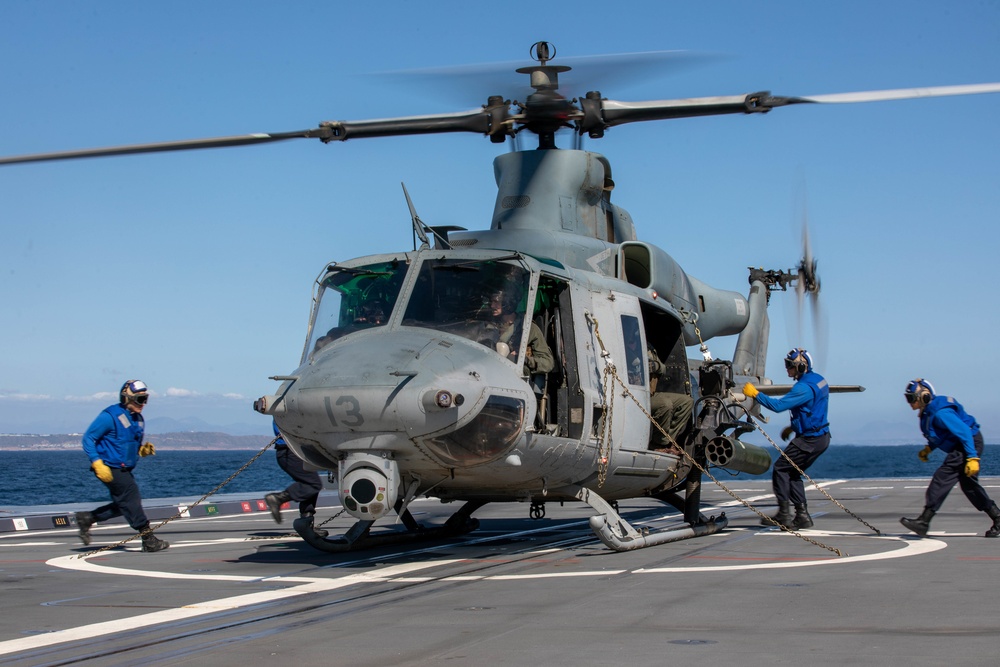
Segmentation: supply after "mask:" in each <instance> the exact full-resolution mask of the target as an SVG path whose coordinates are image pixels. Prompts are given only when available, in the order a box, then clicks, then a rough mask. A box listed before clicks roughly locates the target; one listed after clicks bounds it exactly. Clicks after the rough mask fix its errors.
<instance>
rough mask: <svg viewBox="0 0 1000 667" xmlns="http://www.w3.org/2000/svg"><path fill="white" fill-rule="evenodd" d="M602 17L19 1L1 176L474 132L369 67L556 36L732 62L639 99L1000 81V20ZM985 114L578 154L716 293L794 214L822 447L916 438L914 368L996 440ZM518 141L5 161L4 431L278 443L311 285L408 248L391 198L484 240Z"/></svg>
mask: <svg viewBox="0 0 1000 667" xmlns="http://www.w3.org/2000/svg"><path fill="white" fill-rule="evenodd" d="M432 7H433V9H431V8H432ZM609 7H615V6H614V5H608V4H607V3H596V2H580V3H575V4H574V5H572V7H569V6H567V5H562V4H558V3H535V5H534V7H532V8H531V9H528V5H524V6H503V7H500V6H497V7H494V8H492V9H490V8H484V9H482V11H475V12H473V11H471V10H470V8H469V5H468V3H459V2H450V1H449V2H435V3H413V2H407V3H404V2H391V1H386V2H380V3H334V2H294V3H282V4H278V3H264V2H247V1H245V0H244V1H242V2H225V1H215V2H211V3H201V2H172V3H135V2H116V1H104V2H79V1H74V2H69V1H65V2H60V1H53V2H46V3H38V2H26V1H21V0H9V1H7V2H3V3H0V63H3V64H2V65H0V90H2V91H3V98H4V103H3V105H0V155H15V154H21V153H34V152H45V151H55V150H68V149H74V148H87V147H96V146H107V145H116V144H128V143H144V142H151V141H168V140H175V139H188V138H200V137H213V136H227V135H235V134H246V133H250V132H279V131H290V130H299V129H304V128H309V127H314V126H316V125H317V124H318V123H319V122H320V121H323V120H337V119H349V120H359V119H365V118H383V117H390V116H397V115H415V114H424V113H442V112H449V111H463V110H467V109H471V108H473V107H475V106H477V105H479V104H481V103H483V102H484V101H485V100H483V99H479V93H478V92H475V93H473V94H474V95H475V97H471V98H470V96H469V93H470V92H471V91H468V90H462V89H459V90H447V91H443V92H442V91H440V90H439V89H438V88H434V89H433V91H430V90H421V89H419V88H418V87H416V86H410V85H403V84H401V83H399V82H398V81H396V80H394V79H388V78H386V77H374V76H369V75H370V74H371V73H375V72H386V71H393V70H405V69H412V68H438V67H449V66H458V65H468V64H482V63H493V62H511V61H518V62H519V63H521V64H530V62H529V61H528V48H529V46H530V45H531V44H532V43H533V42H535V41H538V40H540V39H545V40H548V41H550V42H552V43H553V44H555V45H556V47H557V49H558V56H590V55H600V54H611V53H631V52H642V51H659V50H673V49H678V50H685V51H691V52H695V53H698V54H706V55H709V54H710V55H712V56H717V57H714V58H711V59H705V62H702V63H701V64H698V65H691V66H684V67H681V66H678V67H676V68H674V67H666V68H664V70H663V71H662V72H660V71H657V72H653V73H647V74H648V78H647V79H645V80H641V81H639V82H636V81H634V80H633V79H630V80H629V85H627V86H625V85H623V86H621V87H620V89H619V86H616V85H615V84H614V82H613V80H605V81H602V84H601V85H602V89H601V92H602V93H603V94H604V95H605V96H607V97H609V98H612V99H620V100H627V101H633V100H646V99H672V98H684V97H698V96H707V95H733V94H741V93H747V92H752V91H757V90H771V91H772V92H774V93H775V94H782V95H815V94H824V93H839V92H848V91H864V90H878V89H887V88H907V87H915V86H938V85H951V84H964V83H984V82H996V81H1000V41H998V39H997V35H998V34H1000V3H998V2H995V1H993V2H975V3H973V2H969V3H940V2H919V1H918V2H914V1H906V2H902V1H898V2H878V3H872V2H860V1H858V2H853V1H851V2H830V3H803V2H757V3H747V2H735V1H734V2H728V1H720V2H686V3H679V2H662V1H661V2H648V3H622V4H621V5H620V6H619V7H620V9H619V10H613V9H609ZM582 92H585V91H578V93H582ZM998 118H1000V95H980V96H970V97H964V98H954V97H953V98H941V99H933V100H914V101H900V102H881V103H874V104H854V105H826V106H818V105H817V106H809V107H795V108H786V109H778V110H776V111H774V112H772V113H770V114H767V115H766V116H764V115H755V116H751V117H743V116H728V117H716V118H705V119H686V120H680V121H673V122H659V123H641V124H639V123H637V124H631V125H626V126H622V127H618V128H613V129H611V130H610V131H609V132H608V133H607V136H606V137H605V138H604V139H602V140H600V141H596V142H594V141H589V142H588V143H587V144H586V147H587V148H588V149H590V150H594V151H597V152H600V153H603V154H604V155H606V156H607V157H608V158H609V159H610V161H611V164H612V168H613V174H614V179H615V181H616V183H617V188H616V190H615V193H614V197H613V201H615V202H616V203H617V204H619V205H621V206H623V207H625V208H626V209H627V210H629V212H630V213H631V214H632V216H633V218H634V219H635V221H636V225H637V227H638V230H639V234H640V237H641V238H642V239H643V240H646V241H650V242H653V243H655V244H657V245H659V246H661V247H662V248H664V249H665V250H666V251H667V252H669V253H670V254H671V255H672V256H673V257H674V258H675V259H677V260H678V261H679V262H680V263H681V264H682V266H684V267H685V269H686V270H687V271H688V272H689V273H691V274H692V275H694V276H697V277H698V278H700V279H701V280H704V281H705V282H708V283H709V284H711V285H713V286H716V287H720V288H728V289H736V290H739V291H743V292H745V290H746V287H747V283H746V275H747V271H746V269H747V267H748V266H751V265H753V266H765V267H768V268H789V267H792V266H794V265H795V263H796V261H797V260H798V257H799V244H800V240H799V233H800V226H801V219H802V211H803V208H804V207H803V202H805V208H806V209H807V211H808V217H809V221H810V226H811V231H812V237H813V246H814V252H815V254H816V256H817V258H818V260H819V270H820V276H821V279H822V284H823V294H822V302H823V306H824V313H825V317H826V319H827V321H828V323H829V325H828V326H829V329H828V333H827V334H826V336H825V339H826V344H825V346H822V347H823V349H820V347H818V346H821V343H822V337H817V336H816V335H815V334H814V333H813V332H811V331H809V330H808V329H807V330H806V331H805V332H803V334H802V335H801V336H800V335H799V334H798V333H797V332H796V330H797V327H796V326H795V325H794V323H793V320H794V312H795V311H794V307H793V306H794V298H793V295H790V294H789V295H782V294H778V295H777V296H776V297H775V298H774V299H772V307H771V318H772V337H771V347H770V357H769V368H770V372H771V375H772V377H775V379H776V380H777V379H780V378H781V377H782V376H783V370H782V367H781V358H782V357H783V356H784V354H785V352H787V350H788V349H789V348H790V347H792V346H794V345H798V344H803V345H805V346H806V347H809V348H811V349H813V350H814V351H815V352H817V357H818V358H819V359H821V360H822V366H821V367H820V368H819V369H818V370H820V372H822V373H824V374H825V375H827V376H828V377H829V379H830V380H831V382H834V383H842V384H848V383H859V384H863V385H865V386H866V387H867V388H868V391H867V392H865V393H864V394H861V395H847V396H838V397H836V398H835V399H834V401H833V406H832V408H831V421H832V422H833V433H834V441H835V442H841V443H848V442H867V441H873V440H889V441H899V440H904V441H905V440H909V441H915V439H916V437H917V429H916V423H915V419H914V417H913V415H912V414H910V412H909V410H908V408H907V406H906V404H905V403H904V402H903V400H902V389H903V387H904V385H905V384H906V382H907V381H908V380H909V379H911V378H913V377H915V376H923V377H926V378H928V379H930V380H931V381H932V382H933V383H934V384H935V385H936V386H937V388H938V390H939V391H940V392H942V393H948V394H952V395H955V396H956V397H958V398H959V400H961V401H962V402H963V403H965V405H966V407H967V408H968V409H969V411H970V412H972V413H973V414H974V415H976V416H977V417H978V418H979V419H980V421H981V422H982V423H983V425H984V433H985V435H986V438H987V441H988V442H997V441H998V438H1000V417H997V416H995V414H994V413H995V412H996V410H995V405H996V402H997V401H996V399H997V390H996V388H995V387H996V382H995V378H996V375H997V371H998V363H997V361H998V359H997V352H996V345H995V338H996V332H997V331H998V329H1000V321H998V319H1000V318H998V315H997V307H996V302H997V299H996V295H995V291H994V290H993V289H992V283H993V280H992V270H993V267H994V265H995V260H994V256H995V253H996V250H997V248H998V246H1000V244H998V240H1000V231H998V228H997V224H996V222H997V218H998V211H1000V187H997V183H996V181H997V174H1000V151H998V148H1000V123H997V119H998ZM562 145H566V143H565V139H563V143H562ZM505 150H506V148H504V147H498V146H494V145H493V144H491V143H489V141H487V140H486V139H484V138H480V137H476V136H475V135H471V134H470V135H464V134H463V135H453V136H438V137H435V136H426V137H406V138H391V139H370V140H356V141H348V142H346V143H338V144H330V145H323V144H321V143H319V142H315V141H307V140H299V141H293V142H284V143H282V144H275V145H270V146H260V147H247V148H234V149H225V150H206V151H197V152H186V153H177V154H161V155H146V156H136V157H121V158H100V159H95V160H86V161H75V162H63V163H49V164H37V165H23V166H16V167H0V220H2V230H3V243H2V244H0V275H2V276H3V279H2V280H0V314H2V322H3V326H2V327H0V432H18V431H32V432H37V431H54V432H61V431H80V430H83V429H84V428H86V426H87V424H88V423H89V422H90V420H91V418H92V417H93V416H94V415H95V414H96V412H97V411H98V410H99V409H100V408H101V407H103V406H104V405H105V404H107V403H108V402H110V401H111V400H112V399H113V393H114V392H116V391H117V389H118V387H119V386H120V385H121V383H122V382H123V381H124V380H125V379H128V378H130V377H136V378H141V379H143V380H145V381H146V382H147V383H148V384H149V385H150V386H151V387H152V388H153V391H154V396H155V398H154V401H153V402H151V404H150V407H149V409H148V410H147V413H148V414H147V417H148V418H149V419H150V421H151V426H154V425H155V424H156V420H157V419H158V418H159V419H165V418H171V419H176V420H186V421H184V422H183V423H186V424H191V425H197V423H196V422H195V421H193V420H200V422H201V424H203V425H208V426H219V427H224V428H226V429H228V430H230V431H233V432H240V431H249V432H260V433H267V431H268V426H269V423H268V420H267V419H266V418H264V417H261V416H260V415H256V414H254V413H253V412H252V411H251V408H250V404H251V401H252V400H253V399H254V398H255V397H257V396H259V395H262V394H266V393H270V392H271V391H273V390H274V389H275V388H276V383H274V382H272V381H270V380H268V376H271V375H276V374H284V373H288V372H289V371H291V370H292V369H294V367H295V366H296V363H297V361H298V358H299V355H300V351H301V347H302V343H303V339H304V336H305V326H306V322H307V317H308V309H309V300H310V294H311V289H312V283H313V280H314V279H315V277H316V275H317V274H318V273H319V271H320V269H321V268H322V267H323V266H324V265H325V264H326V263H327V262H329V261H331V260H343V259H347V258H351V257H355V256H359V255H365V254H371V253H376V252H382V251H395V250H400V249H408V248H410V247H411V233H410V223H409V215H408V212H407V208H406V203H405V200H404V198H403V195H402V191H401V188H400V185H399V184H400V182H401V181H405V183H406V185H407V188H408V189H409V191H410V194H411V196H412V197H413V200H414V203H415V204H416V206H417V210H418V211H419V213H420V216H421V218H422V219H423V220H425V221H427V222H429V223H431V224H455V225H461V226H464V227H467V228H483V227H486V226H488V225H489V219H490V215H491V213H492V209H493V198H494V195H495V184H494V181H493V171H492V164H491V162H492V159H493V158H494V157H495V156H496V155H498V154H500V153H501V152H503V151H505ZM786 320H787V322H786ZM709 346H710V348H711V349H712V351H713V352H714V353H715V355H716V356H726V355H727V354H729V353H730V352H731V350H732V346H733V341H725V340H716V341H711V342H710V343H709ZM691 353H692V355H696V354H697V350H696V349H692V350H691ZM163 423H164V424H165V425H166V422H163ZM774 423H782V424H783V423H784V418H783V417H781V418H779V419H778V420H776V421H775V422H774ZM773 430H774V431H775V432H777V430H779V429H778V428H775V429H773Z"/></svg>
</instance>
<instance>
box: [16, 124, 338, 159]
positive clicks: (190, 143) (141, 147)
mask: <svg viewBox="0 0 1000 667" xmlns="http://www.w3.org/2000/svg"><path fill="white" fill-rule="evenodd" d="M324 131H325V133H326V134H329V133H330V130H326V129H325V128H320V129H315V130H299V131H297V132H281V133H278V134H263V133H261V134H243V135H237V136H233V137H215V138H212V139H188V140H184V141H164V142H160V143H155V144H132V145H129V146H113V147H110V148H87V149H82V150H75V151H60V152H58V153H36V154H34V155H18V156H15V157H5V158H0V164H18V163H22V162H46V161H49V160H73V159H77V158H85V157H104V156H110V155H131V154H136V153H160V152H165V151H186V150H194V149H198V148H225V147H228V146H246V145H249V144H266V143H270V142H273V141H285V140H287V139H299V138H307V137H320V138H322V136H321V135H322V134H324Z"/></svg>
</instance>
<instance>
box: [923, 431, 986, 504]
mask: <svg viewBox="0 0 1000 667" xmlns="http://www.w3.org/2000/svg"><path fill="white" fill-rule="evenodd" d="M972 442H973V443H974V444H975V445H976V455H977V456H982V455H983V434H982V433H977V434H976V435H974V436H973V437H972ZM956 483H957V484H958V486H959V488H961V489H962V493H964V494H965V497H966V498H968V499H969V502H970V503H972V506H973V507H975V508H976V509H977V510H979V511H980V512H985V511H986V510H987V509H989V507H990V506H991V505H992V504H993V501H992V500H990V497H989V495H988V494H987V493H986V490H985V489H984V488H983V487H982V486H980V484H979V475H978V474H976V475H973V476H972V477H968V476H966V474H965V449H964V448H962V447H957V446H956V447H955V449H953V450H951V451H950V452H948V454H947V455H946V456H945V457H944V462H943V463H941V467H940V468H938V469H937V470H936V471H935V472H934V477H932V478H931V483H930V486H928V487H927V494H926V500H925V501H924V505H925V507H927V508H928V509H930V510H933V511H934V512H937V511H938V510H939V509H941V505H943V504H944V499H945V498H947V497H948V493H949V492H950V491H951V490H952V488H954V486H955V484H956Z"/></svg>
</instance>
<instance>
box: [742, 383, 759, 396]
mask: <svg viewBox="0 0 1000 667" xmlns="http://www.w3.org/2000/svg"><path fill="white" fill-rule="evenodd" d="M759 393H760V392H759V391H757V387H755V386H753V383H752V382H747V383H746V384H745V385H743V395H744V396H746V397H747V398H756V397H757V394H759Z"/></svg>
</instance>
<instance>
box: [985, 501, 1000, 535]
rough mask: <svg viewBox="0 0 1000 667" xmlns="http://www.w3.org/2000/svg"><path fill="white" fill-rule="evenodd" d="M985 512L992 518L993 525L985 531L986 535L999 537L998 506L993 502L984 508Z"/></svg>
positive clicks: (999, 512)
mask: <svg viewBox="0 0 1000 667" xmlns="http://www.w3.org/2000/svg"><path fill="white" fill-rule="evenodd" d="M986 513H987V514H989V515H990V518H991V519H993V527H992V528H990V529H989V530H987V531H986V537H1000V507H997V504H996V503H993V504H992V505H990V506H989V507H988V508H987V509H986Z"/></svg>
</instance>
